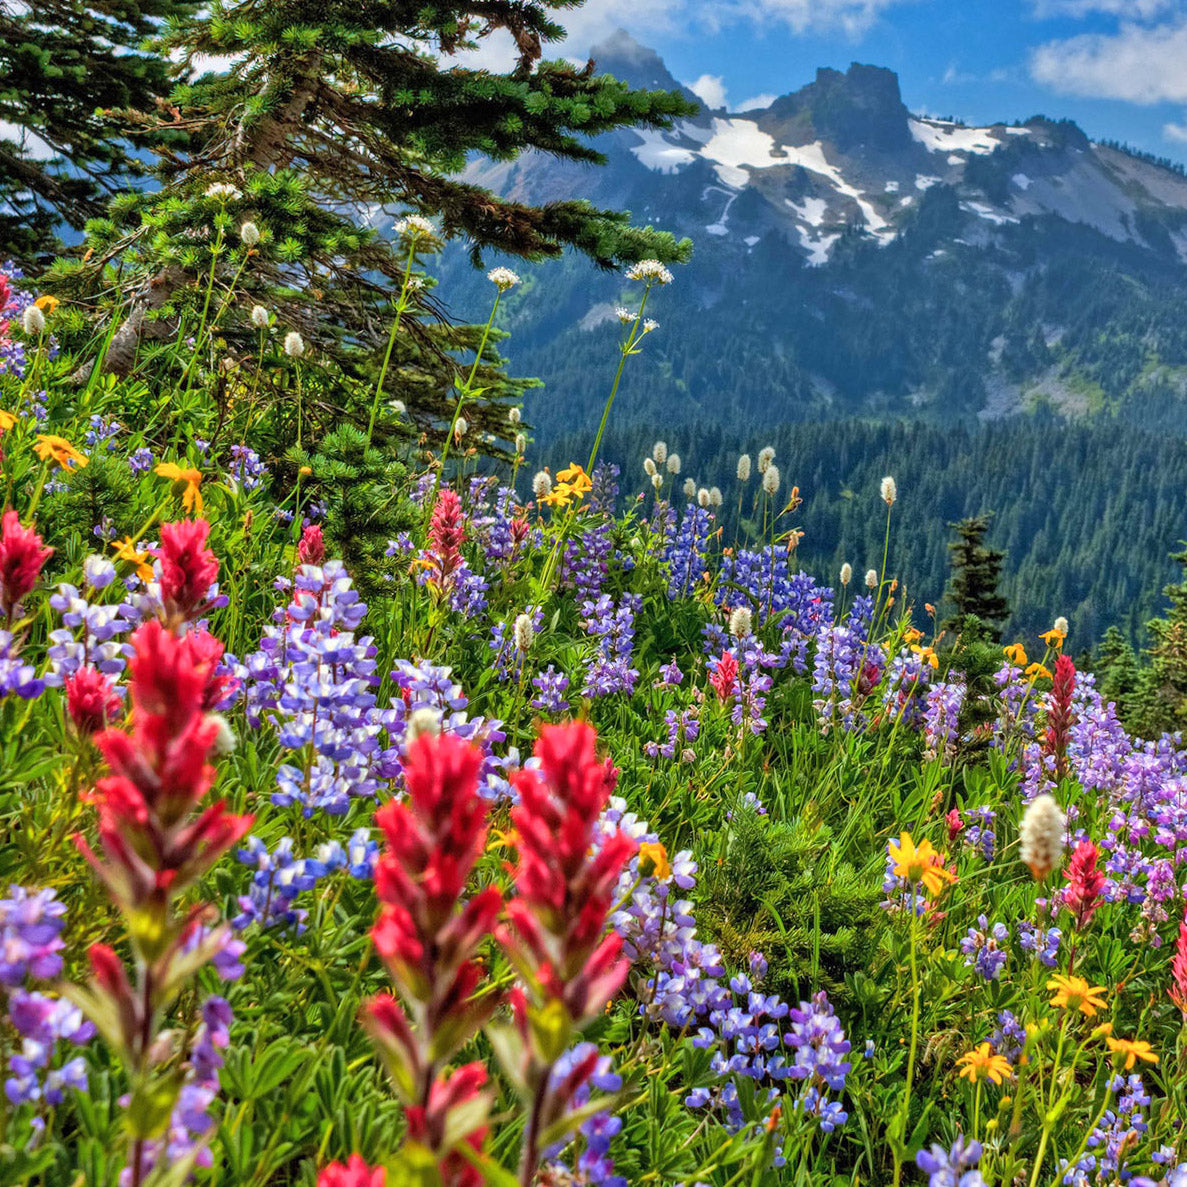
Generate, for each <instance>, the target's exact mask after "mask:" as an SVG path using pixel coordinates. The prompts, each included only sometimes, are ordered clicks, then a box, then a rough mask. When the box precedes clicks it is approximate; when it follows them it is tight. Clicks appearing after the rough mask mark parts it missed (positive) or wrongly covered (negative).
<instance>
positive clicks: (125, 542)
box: [111, 536, 153, 581]
mask: <svg viewBox="0 0 1187 1187" xmlns="http://www.w3.org/2000/svg"><path fill="white" fill-rule="evenodd" d="M111 546H112V548H114V549H115V558H116V560H120V561H126V562H127V563H128V564H130V565H133V566H135V569H136V576H137V577H139V578H140V580H141V581H151V580H152V579H153V571H152V563H151V562H152V556H151V555H150V554H149V553H147V552H141V551H140V550H139V549H138V548H137V547H136V545H135V544H134V543H133V542H132V537H131V536H125V537H124V538H123V539H122V540H115V541H113V542H112V545H111Z"/></svg>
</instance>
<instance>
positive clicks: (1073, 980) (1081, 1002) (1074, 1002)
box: [1047, 974, 1106, 1018]
mask: <svg viewBox="0 0 1187 1187" xmlns="http://www.w3.org/2000/svg"><path fill="white" fill-rule="evenodd" d="M1047 988H1048V989H1050V990H1051V991H1052V993H1053V994H1054V996H1053V997H1052V998H1051V1004H1052V1005H1053V1006H1056V1007H1058V1008H1059V1009H1061V1010H1079V1011H1080V1013H1081V1014H1083V1015H1084V1016H1085V1017H1087V1018H1091V1017H1093V1016H1094V1015H1095V1014H1096V1012H1097V1010H1103V1009H1104V1008H1105V999H1104V998H1103V997H1101V994H1102V993H1105V992H1106V990H1105V987H1104V986H1103V985H1089V984H1088V982H1087V981H1085V980H1084V978H1083V977H1065V976H1063V975H1062V974H1057V975H1056V976H1054V977H1049V978H1048V979H1047Z"/></svg>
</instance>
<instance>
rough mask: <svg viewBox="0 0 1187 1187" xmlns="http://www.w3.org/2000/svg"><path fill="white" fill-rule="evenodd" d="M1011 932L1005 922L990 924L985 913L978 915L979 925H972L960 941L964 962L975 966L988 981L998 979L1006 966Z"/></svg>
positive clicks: (971, 966) (972, 966)
mask: <svg viewBox="0 0 1187 1187" xmlns="http://www.w3.org/2000/svg"><path fill="white" fill-rule="evenodd" d="M1009 940H1010V932H1009V929H1008V928H1007V927H1006V925H1005V924H1004V923H995V924H994V925H993V926H992V927H990V926H989V920H988V919H987V918H986V917H985V916H984V915H979V916H977V926H976V927H970V928H969V930H968V934H967V935H966V936H965V937H964V939H963V940H961V941H960V950H961V952H963V953H964V963H965V964H966V965H967V966H968V967H969V968H975V969H976V970H977V972H978V973H980V974H981V976H982V977H984V979H985V980H986V981H997V980H999V979H1000V977H1001V975H1002V969H1004V968H1005V966H1006V959H1007V957H1008V956H1009V949H1008V948H1007V947H1006V945H1007V944H1008V943H1009Z"/></svg>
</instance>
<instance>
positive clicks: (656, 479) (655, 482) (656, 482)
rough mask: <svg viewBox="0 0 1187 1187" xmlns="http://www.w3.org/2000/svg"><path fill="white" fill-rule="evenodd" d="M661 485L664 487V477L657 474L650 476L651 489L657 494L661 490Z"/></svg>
mask: <svg viewBox="0 0 1187 1187" xmlns="http://www.w3.org/2000/svg"><path fill="white" fill-rule="evenodd" d="M663 485H664V476H663V475H662V474H658V473H656V474H652V476H651V486H652V489H654V490H655V491H656V492H657V493H658V492H659V491H660V490H661V489H662V488H663Z"/></svg>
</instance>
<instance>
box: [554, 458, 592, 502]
mask: <svg viewBox="0 0 1187 1187" xmlns="http://www.w3.org/2000/svg"><path fill="white" fill-rule="evenodd" d="M556 480H557V481H558V482H564V483H567V484H568V485H569V486H571V487H572V488H573V493H574V494H576V495H583V494H585V493H586V491H589V490H592V489H593V483H592V482H591V481H590V477H589V475H588V474H587V473H586V472H585V471H584V470H583V469H582V468H581V467H580V466H579V465H578V464H577V463H576V462H570V463H569V464H568V465H567V466H566V467H565V468H564V469H563V470H560V471H558V472H557V475H556Z"/></svg>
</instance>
